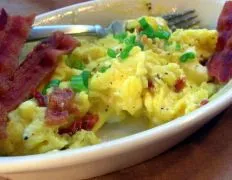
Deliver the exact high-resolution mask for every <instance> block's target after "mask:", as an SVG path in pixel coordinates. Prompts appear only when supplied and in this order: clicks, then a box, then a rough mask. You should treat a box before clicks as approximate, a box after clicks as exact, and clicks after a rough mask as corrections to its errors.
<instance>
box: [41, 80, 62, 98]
mask: <svg viewBox="0 0 232 180" xmlns="http://www.w3.org/2000/svg"><path fill="white" fill-rule="evenodd" d="M59 85H60V80H58V79H53V80H51V81H50V82H49V83H48V84H47V85H46V86H45V87H44V89H43V91H42V94H44V95H45V94H47V90H48V89H49V88H51V87H58V86H59Z"/></svg>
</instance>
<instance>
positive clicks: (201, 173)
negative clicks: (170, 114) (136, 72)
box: [0, 0, 232, 180]
mask: <svg viewBox="0 0 232 180" xmlns="http://www.w3.org/2000/svg"><path fill="white" fill-rule="evenodd" d="M82 1H85V0H0V7H4V8H6V9H7V11H9V12H11V13H15V14H28V13H32V12H35V13H38V14H39V13H42V12H46V11H50V10H53V9H56V8H60V7H63V6H66V5H70V4H74V3H78V2H82ZM95 179H98V180H107V179H115V180H116V179H172V180H176V179H177V180H179V179H188V180H189V179H194V180H195V179H202V180H206V179H209V180H216V179H220V180H223V179H225V180H226V179H228V180H229V179H232V108H229V109H227V110H226V111H224V112H223V113H222V114H220V115H219V116H217V117H216V118H214V119H213V120H212V121H211V122H210V123H209V124H207V125H206V126H205V127H203V128H202V129H200V130H199V131H198V132H196V133H195V134H194V135H192V136H191V137H189V138H188V139H186V140H185V141H184V142H182V143H180V144H179V145H177V146H175V147H174V148H172V149H170V150H169V151H167V152H165V153H163V154H162V155H160V156H158V157H155V158H153V159H151V160H149V161H147V162H144V163H142V164H140V165H136V166H134V167H131V168H127V169H124V170H121V171H119V172H115V173H112V174H109V175H106V176H102V177H98V178H95Z"/></svg>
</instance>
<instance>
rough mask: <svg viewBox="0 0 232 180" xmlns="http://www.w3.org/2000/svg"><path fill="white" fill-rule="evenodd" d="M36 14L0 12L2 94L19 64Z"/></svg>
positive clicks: (0, 82) (0, 91) (0, 75)
mask: <svg viewBox="0 0 232 180" xmlns="http://www.w3.org/2000/svg"><path fill="white" fill-rule="evenodd" d="M34 18H35V15H30V16H27V17H22V16H9V15H8V14H7V13H6V11H5V10H4V9H2V10H1V14H0V94H3V93H5V92H6V91H7V90H8V89H9V86H10V79H11V78H12V76H13V73H14V72H15V70H16V68H17V67H18V65H19V61H18V57H19V54H20V52H21V49H22V47H23V45H24V43H25V41H26V39H27V36H28V33H29V30H30V28H31V25H32V24H33V22H34Z"/></svg>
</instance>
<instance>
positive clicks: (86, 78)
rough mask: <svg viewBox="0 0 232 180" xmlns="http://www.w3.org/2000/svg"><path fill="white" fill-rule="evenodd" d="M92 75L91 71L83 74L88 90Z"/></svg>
mask: <svg viewBox="0 0 232 180" xmlns="http://www.w3.org/2000/svg"><path fill="white" fill-rule="evenodd" d="M90 74H91V73H90V72H89V71H83V72H82V74H81V75H82V78H83V81H84V84H85V86H86V88H88V87H89V77H90Z"/></svg>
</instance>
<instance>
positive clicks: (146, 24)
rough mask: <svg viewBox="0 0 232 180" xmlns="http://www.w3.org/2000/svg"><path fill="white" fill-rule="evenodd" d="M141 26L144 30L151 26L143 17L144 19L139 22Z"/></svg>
mask: <svg viewBox="0 0 232 180" xmlns="http://www.w3.org/2000/svg"><path fill="white" fill-rule="evenodd" d="M139 24H140V26H141V27H142V28H143V29H145V28H147V27H148V26H149V24H148V22H147V20H146V19H145V18H144V17H142V18H141V19H140V20H139Z"/></svg>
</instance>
